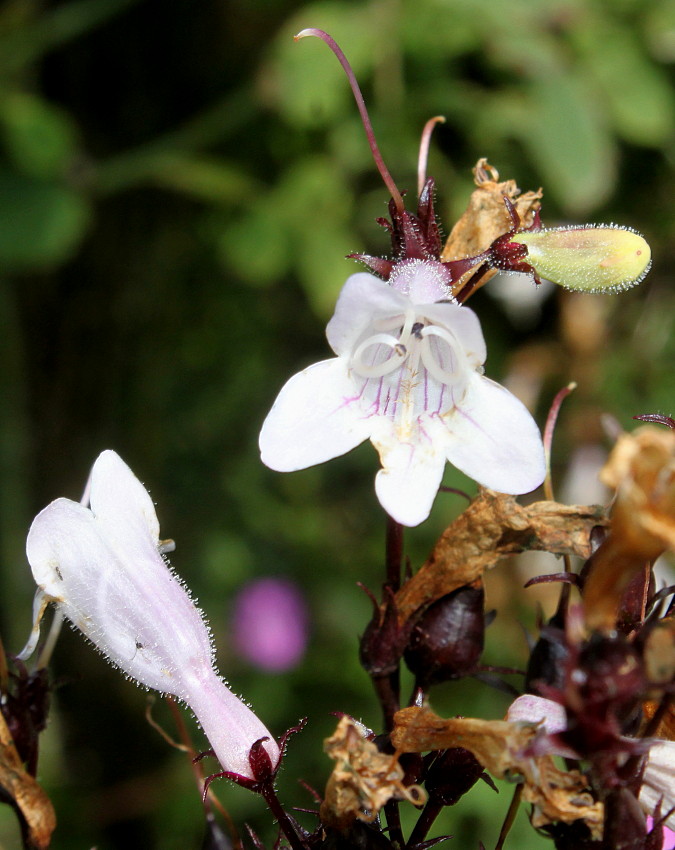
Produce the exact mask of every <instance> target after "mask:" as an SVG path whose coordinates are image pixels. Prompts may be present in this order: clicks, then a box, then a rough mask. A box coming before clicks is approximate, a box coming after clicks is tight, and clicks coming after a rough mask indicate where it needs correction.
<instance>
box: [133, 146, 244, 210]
mask: <svg viewBox="0 0 675 850" xmlns="http://www.w3.org/2000/svg"><path fill="white" fill-rule="evenodd" d="M148 176H149V175H148ZM154 182H155V183H157V184H158V185H160V186H165V187H166V188H168V189H174V190H175V191H178V192H183V193H184V194H186V195H192V196H193V197H195V198H198V199H200V200H203V201H210V202H211V203H214V204H219V205H220V204H233V203H236V202H240V201H241V200H242V199H243V198H246V197H249V196H254V193H255V190H256V181H254V180H253V179H252V178H251V177H249V176H248V175H247V174H245V173H244V171H243V170H242V168H241V167H240V166H235V165H231V164H230V163H227V162H225V161H224V160H221V159H216V158H215V157H206V156H190V155H189V154H182V153H180V152H176V153H173V154H171V153H169V154H158V156H157V159H156V161H155V163H154Z"/></svg>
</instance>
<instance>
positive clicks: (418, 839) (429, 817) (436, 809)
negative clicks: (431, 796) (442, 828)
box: [408, 800, 443, 847]
mask: <svg viewBox="0 0 675 850" xmlns="http://www.w3.org/2000/svg"><path fill="white" fill-rule="evenodd" d="M442 809H443V805H442V804H441V803H438V802H436V801H435V800H433V801H432V800H428V801H427V804H426V805H425V806H424V808H423V809H422V813H421V814H420V816H419V818H418V819H417V823H416V824H415V826H414V827H413V831H412V832H411V833H410V838H409V839H408V846H409V847H414V846H415V845H416V844H421V843H422V842H423V841H424V839H425V838H426V837H427V833H428V832H429V830H430V829H431V827H432V826H433V823H434V821H435V820H436V818H437V817H438V815H439V814H440V813H441V811H442Z"/></svg>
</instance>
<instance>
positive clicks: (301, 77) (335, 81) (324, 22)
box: [260, 2, 375, 127]
mask: <svg viewBox="0 0 675 850" xmlns="http://www.w3.org/2000/svg"><path fill="white" fill-rule="evenodd" d="M369 18H370V8H369V5H367V4H366V5H364V4H358V5H353V4H351V3H341V4H336V3H327V2H324V3H314V4H312V5H310V6H305V7H304V8H303V10H302V12H301V13H299V14H297V15H295V16H294V17H292V18H290V19H289V20H288V21H287V23H286V24H285V25H284V27H283V28H282V30H281V31H280V33H279V35H278V36H277V39H276V42H275V44H274V48H273V51H272V56H271V59H270V62H269V63H267V65H266V66H265V68H264V69H263V71H262V74H261V76H260V85H261V88H262V92H263V95H264V96H266V99H267V100H269V101H271V102H274V104H275V106H276V107H277V108H278V109H279V110H280V111H281V113H282V115H283V116H284V118H285V119H286V120H287V121H288V122H289V123H291V124H295V125H297V126H305V127H315V126H323V125H327V124H331V123H332V122H334V121H335V119H336V117H337V116H339V115H341V114H343V113H344V112H345V110H347V109H348V108H351V106H352V105H353V97H352V93H351V91H350V88H349V83H348V82H347V79H346V77H345V75H344V72H343V71H342V70H341V68H340V66H339V64H338V62H337V59H336V58H335V56H332V55H331V52H330V50H329V49H328V47H327V46H326V45H325V44H323V43H322V42H321V41H320V40H319V39H317V38H307V39H302V40H301V41H300V42H294V41H293V36H294V35H295V34H296V33H298V32H299V31H300V30H302V29H305V28H306V27H316V28H319V29H322V30H325V31H326V32H328V33H329V34H330V35H331V36H332V37H333V38H334V39H335V40H336V41H337V42H338V44H339V45H340V46H341V47H342V49H343V50H344V51H345V53H346V55H347V59H348V60H349V62H350V64H351V66H352V68H353V70H354V73H355V74H356V75H357V77H358V79H359V83H360V84H363V83H364V82H365V80H366V79H367V76H368V73H369V72H370V70H371V69H372V67H373V63H374V58H375V50H374V45H373V36H374V32H373V28H372V27H371V26H369ZM354 108H355V107H354Z"/></svg>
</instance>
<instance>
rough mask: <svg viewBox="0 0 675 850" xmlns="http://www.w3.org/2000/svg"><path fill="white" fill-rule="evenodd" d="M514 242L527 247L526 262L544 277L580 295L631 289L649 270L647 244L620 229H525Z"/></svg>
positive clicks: (649, 260)
mask: <svg viewBox="0 0 675 850" xmlns="http://www.w3.org/2000/svg"><path fill="white" fill-rule="evenodd" d="M512 241H513V242H519V243H521V244H522V245H525V246H526V247H527V262H528V263H529V264H530V265H531V266H532V267H533V268H534V269H535V270H536V271H537V273H538V274H539V275H540V276H541V277H544V278H546V279H547V280H550V281H552V282H553V283H557V284H560V286H565V287H567V288H568V289H578V290H581V291H582V292H619V291H620V290H622V289H629V288H630V287H631V286H635V285H636V284H638V283H640V281H641V280H642V279H643V278H644V276H645V275H646V274H647V272H648V271H649V267H650V265H651V250H650V248H649V245H648V244H647V242H646V241H645V239H644V238H643V237H642V236H641V235H640V234H639V233H637V232H636V231H634V230H631V229H630V228H626V227H619V226H618V225H611V224H610V225H599V226H597V227H595V226H588V225H585V226H583V227H560V228H553V229H551V230H546V229H544V230H531V231H528V230H525V231H520V232H519V233H516V234H515V235H514V237H513V239H512Z"/></svg>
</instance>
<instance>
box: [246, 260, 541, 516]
mask: <svg viewBox="0 0 675 850" xmlns="http://www.w3.org/2000/svg"><path fill="white" fill-rule="evenodd" d="M439 267H440V264H439V263H433V262H430V261H424V260H407V261H404V262H401V263H398V264H397V265H396V267H395V269H394V272H393V273H392V276H391V278H390V280H389V282H388V283H385V282H384V281H382V280H380V279H379V278H376V277H374V276H373V275H370V274H366V273H360V274H355V275H352V276H351V277H350V278H349V279H348V280H347V282H346V283H345V285H344V287H343V289H342V292H341V294H340V297H339V299H338V302H337V306H336V309H335V315H334V316H333V318H332V319H331V320H330V322H329V323H328V327H327V329H326V335H327V337H328V342H329V343H330V345H331V347H332V349H333V351H334V352H335V354H337V357H336V358H334V359H331V360H324V361H323V362H321V363H316V364H315V365H313V366H310V367H309V368H307V369H305V370H304V371H303V372H300V373H299V374H297V375H295V376H294V377H293V378H291V379H290V381H288V383H287V384H286V385H285V386H284V387H283V389H282V390H281V392H280V393H279V396H278V398H277V400H276V402H275V404H274V406H273V408H272V410H271V411H270V413H269V414H268V416H267V419H266V420H265V422H264V424H263V427H262V431H261V434H260V450H261V456H262V460H263V462H264V463H265V464H267V466H269V467H271V468H272V469H276V470H278V471H279V472H291V471H293V470H297V469H304V468H306V467H308V466H313V465H315V464H317V463H323V462H324V461H326V460H329V459H331V458H334V457H338V456H339V455H342V454H344V453H345V452H348V451H350V450H351V449H353V448H354V447H355V446H357V445H359V443H361V442H363V440H365V439H368V438H369V439H370V440H371V442H372V443H373V445H374V446H375V448H376V449H377V450H378V452H379V455H380V461H381V463H382V469H381V470H380V472H379V473H378V474H377V478H376V481H375V489H376V492H377V496H378V499H379V500H380V503H381V504H382V507H383V508H384V509H385V510H386V511H387V513H388V514H389V515H390V516H391V517H392V518H393V519H394V520H396V521H397V522H400V523H402V524H403V525H409V526H413V525H418V524H419V523H420V522H422V521H423V520H425V519H426V518H427V516H428V515H429V511H430V510H431V506H432V504H433V501H434V498H435V496H436V492H437V491H438V488H439V486H440V484H441V479H442V477H443V469H444V467H445V463H446V461H450V463H452V464H454V466H456V467H457V468H458V469H460V470H462V472H464V473H466V474H467V475H469V476H470V477H471V478H473V479H474V480H476V481H477V482H478V483H479V484H482V485H483V486H485V487H490V488H492V489H494V490H499V491H501V492H504V493H511V494H518V493H527V492H529V491H530V490H533V489H534V488H535V487H537V486H539V484H541V482H542V481H543V479H544V474H545V467H544V452H543V446H542V441H541V436H540V434H539V430H538V428H537V426H536V424H535V422H534V420H533V419H532V417H531V416H530V414H529V413H528V411H527V410H526V408H525V407H524V406H523V404H521V402H520V401H518V399H517V398H515V396H513V395H511V393H509V392H508V391H507V390H506V389H504V387H502V386H500V385H499V384H496V383H495V382H494V381H491V380H489V379H488V378H485V377H484V376H483V374H482V372H483V369H482V366H483V363H484V362H485V358H486V349H485V340H484V339H483V334H482V331H481V328H480V323H479V321H478V318H477V316H476V314H475V313H474V312H473V311H472V310H470V309H469V308H468V307H463V306H461V305H460V304H458V303H457V302H456V301H454V300H452V299H450V297H449V294H448V293H449V290H448V288H447V286H446V285H445V282H444V281H443V279H442V276H441V273H440V272H439V270H438V268H439ZM441 299H446V300H441Z"/></svg>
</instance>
